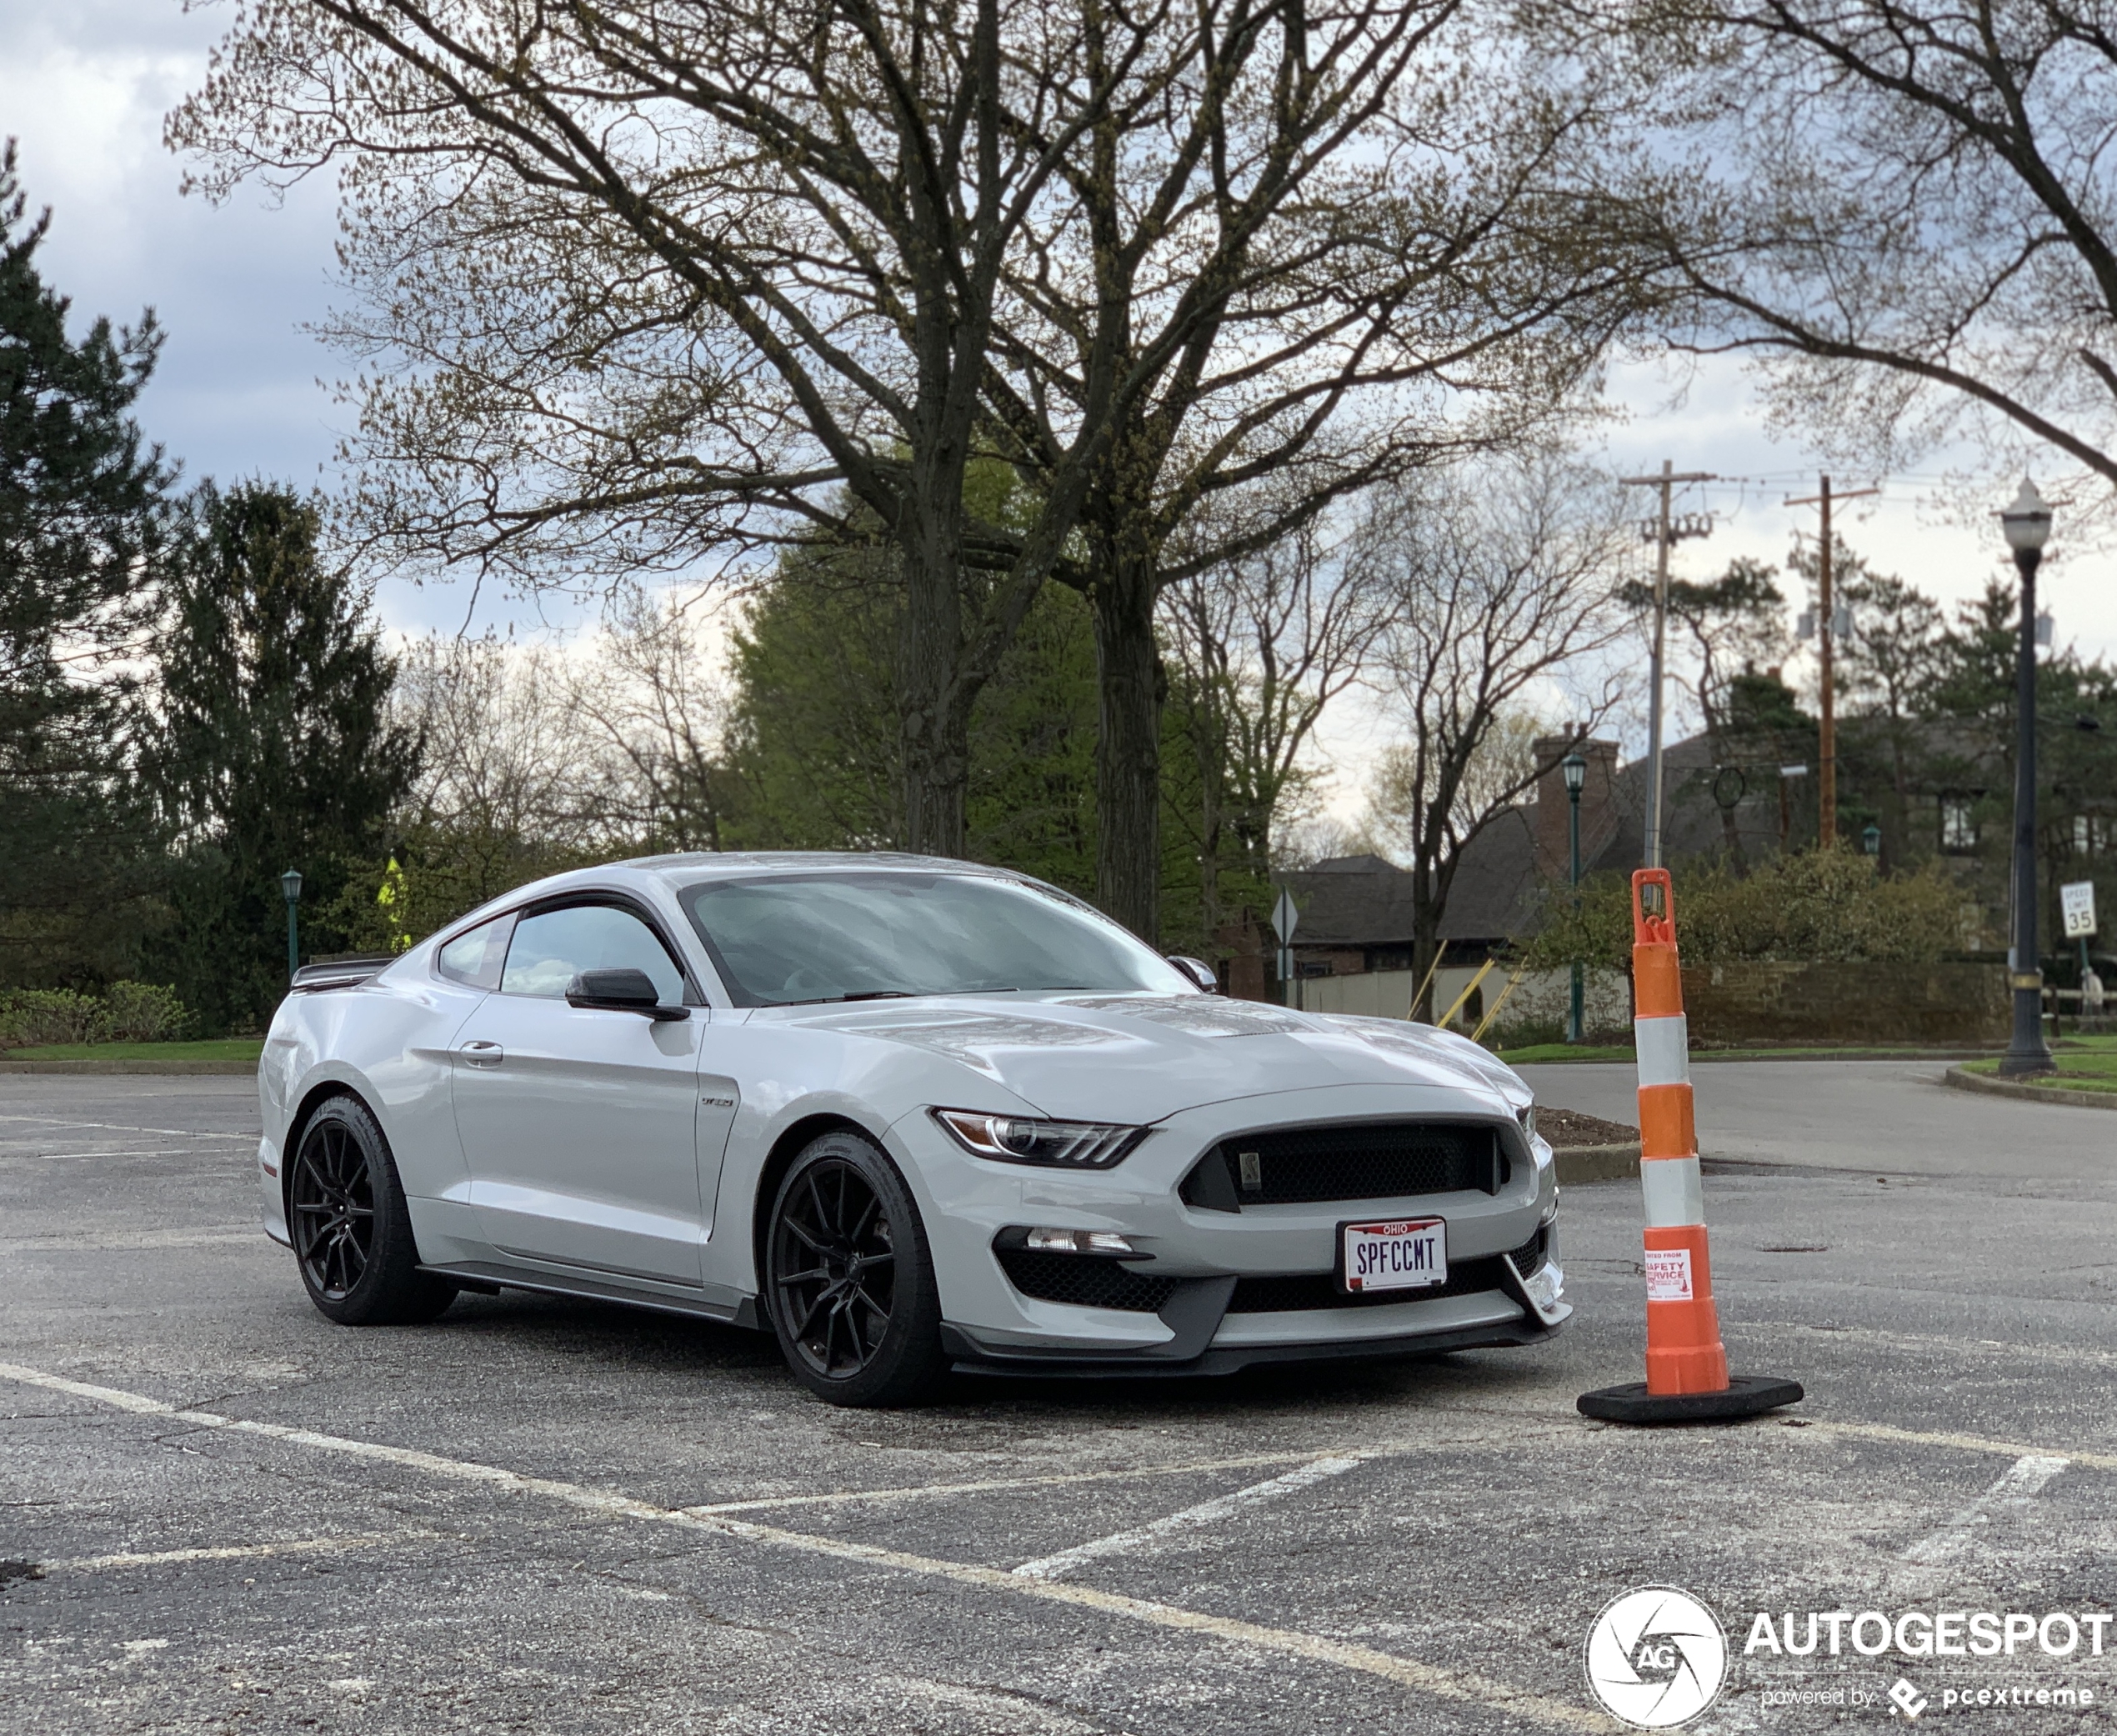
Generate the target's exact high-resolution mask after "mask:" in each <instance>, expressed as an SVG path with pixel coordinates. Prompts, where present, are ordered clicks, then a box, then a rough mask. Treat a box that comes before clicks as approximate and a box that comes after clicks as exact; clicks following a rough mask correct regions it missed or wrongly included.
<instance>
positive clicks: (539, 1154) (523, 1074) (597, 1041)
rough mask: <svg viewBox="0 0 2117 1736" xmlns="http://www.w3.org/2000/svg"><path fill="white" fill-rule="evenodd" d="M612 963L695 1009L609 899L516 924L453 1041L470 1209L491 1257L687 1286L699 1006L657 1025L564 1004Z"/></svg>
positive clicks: (630, 917)
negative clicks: (580, 982)
mask: <svg viewBox="0 0 2117 1736" xmlns="http://www.w3.org/2000/svg"><path fill="white" fill-rule="evenodd" d="M624 967H630V968H633V969H635V970H643V971H644V972H646V973H647V974H648V977H650V978H653V983H654V986H655V988H656V989H657V991H658V994H659V998H660V1000H661V1002H662V1003H663V1005H665V1006H677V1005H681V1004H683V1003H684V1002H685V1001H686V1000H687V999H688V1000H692V1001H694V1002H695V1000H696V999H697V997H696V996H695V995H687V993H686V990H687V988H688V983H687V982H686V978H685V976H684V973H683V970H682V968H680V967H679V966H678V964H677V963H676V962H675V960H674V959H673V958H672V957H671V955H670V953H669V950H668V948H667V947H666V946H665V945H664V944H663V942H662V940H661V938H659V936H658V934H657V933H655V931H654V929H653V928H652V927H650V926H649V924H648V922H647V921H646V920H645V919H644V918H643V916H642V915H641V914H640V913H638V912H637V911H635V910H633V909H632V908H628V907H627V906H625V905H623V904H621V903H616V902H613V901H611V900H609V899H608V898H602V899H595V900H578V901H575V902H572V903H565V904H561V905H557V906H549V907H545V908H533V909H531V910H530V911H528V912H527V913H524V914H523V916H522V917H521V918H519V919H518V921H517V923H515V926H514V932H513V935H512V937H511V938H509V940H508V951H507V962H506V964H505V966H504V968H503V969H502V971H501V973H500V978H499V986H498V992H497V993H493V994H490V995H488V997H487V998H486V999H485V1000H484V1002H483V1003H482V1004H481V1005H480V1006H479V1007H478V1010H477V1011H476V1012H475V1013H473V1014H472V1015H471V1017H470V1018H469V1019H468V1021H467V1022H466V1023H464V1025H463V1028H462V1029H461V1030H460V1031H458V1033H457V1034H456V1038H455V1045H454V1057H453V1058H454V1067H453V1078H454V1093H455V1103H456V1122H457V1126H458V1130H459V1132H460V1133H461V1135H462V1138H463V1153H464V1158H465V1160H466V1162H467V1163H468V1168H469V1171H470V1197H471V1203H472V1206H473V1210H474V1211H475V1212H476V1213H477V1216H478V1223H479V1225H480V1228H481V1231H482V1233H483V1236H484V1238H485V1239H486V1240H487V1241H488V1242H489V1243H492V1244H493V1247H494V1248H498V1249H499V1250H500V1251H501V1252H502V1253H508V1254H513V1255H515V1256H517V1257H518V1258H521V1257H526V1258H530V1259H534V1260H539V1261H548V1262H550V1263H555V1264H558V1265H564V1266H569V1267H576V1268H582V1269H583V1270H586V1271H590V1272H595V1273H608V1274H611V1275H613V1276H618V1277H627V1278H655V1279H658V1280H660V1281H662V1282H663V1283H681V1284H688V1285H696V1284H698V1282H699V1278H700V1273H699V1259H700V1254H699V1244H700V1243H701V1242H702V1241H703V1238H704V1233H705V1205H704V1202H703V1200H702V1198H701V1194H700V1185H699V1183H700V1177H699V1165H698V1093H699V1080H698V1053H699V1045H700V1041H701V1038H702V1036H703V1033H704V1031H705V1029H706V1019H705V1017H704V1012H705V1009H704V1008H702V1007H697V1006H693V1008H691V1009H690V1013H691V1016H690V1017H688V1018H682V1019H668V1020H654V1019H650V1018H645V1017H644V1016H643V1015H642V1014H640V1013H633V1012H618V1011H609V1010H605V1009H601V1008H578V1007H572V1006H568V1004H567V1002H566V987H567V984H568V983H570V982H571V981H572V980H573V978H574V977H575V976H577V975H578V974H579V973H581V972H583V971H584V970H596V969H603V968H624ZM723 1137H724V1134H723Z"/></svg>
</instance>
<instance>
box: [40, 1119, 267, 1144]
mask: <svg viewBox="0 0 2117 1736" xmlns="http://www.w3.org/2000/svg"><path fill="white" fill-rule="evenodd" d="M0 1121H28V1122H34V1123H36V1124H37V1125H38V1126H39V1127H48V1128H93V1129H94V1130H95V1131H96V1132H98V1133H153V1134H156V1135H158V1137H162V1138H171V1139H240V1140H242V1141H243V1143H244V1144H246V1145H248V1144H253V1143H256V1140H257V1137H258V1136H257V1135H256V1134H255V1133H200V1132H199V1131H198V1128H143V1127H134V1126H133V1124H132V1123H130V1122H126V1121H62V1120H60V1119H59V1118H58V1117H57V1116H55V1115H0Z"/></svg>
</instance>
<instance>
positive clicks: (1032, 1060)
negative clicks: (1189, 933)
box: [791, 994, 1530, 1125]
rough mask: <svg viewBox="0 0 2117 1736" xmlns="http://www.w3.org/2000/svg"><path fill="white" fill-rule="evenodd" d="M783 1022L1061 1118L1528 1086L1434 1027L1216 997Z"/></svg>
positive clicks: (1134, 1118) (1490, 1095)
mask: <svg viewBox="0 0 2117 1736" xmlns="http://www.w3.org/2000/svg"><path fill="white" fill-rule="evenodd" d="M791 1022H793V1023H800V1024H802V1025H804V1026H808V1027H820V1028H826V1029H830V1030H835V1031H838V1032H842V1033H844V1034H846V1035H848V1036H858V1037H863V1038H871V1039H873V1040H874V1041H877V1042H882V1043H899V1044H903V1045H904V1046H906V1047H908V1048H916V1049H920V1050H923V1051H924V1052H926V1053H929V1054H933V1055H938V1056H943V1057H945V1058H948V1059H949V1060H951V1061H955V1062H958V1063H961V1064H962V1065H963V1066H964V1067H967V1068H971V1069H972V1070H973V1071H974V1072H976V1073H979V1074H982V1075H983V1076H984V1077H985V1078H989V1079H991V1080H993V1081H994V1082H995V1083H998V1084H1000V1085H1003V1086H1004V1087H1005V1088H1007V1089H1008V1091H1010V1092H1012V1093H1014V1094H1015V1095H1016V1096H1017V1097H1019V1098H1024V1099H1026V1100H1027V1101H1028V1102H1029V1103H1033V1104H1034V1105H1036V1107H1037V1108H1038V1109H1040V1110H1042V1111H1043V1113H1045V1114H1047V1115H1051V1116H1056V1117H1059V1118H1066V1119H1079V1120H1089V1121H1108V1122H1122V1123H1129V1124H1133V1125H1144V1124H1146V1123H1149V1122H1154V1121H1159V1120H1160V1119H1162V1118H1164V1116H1168V1115H1172V1114H1175V1113H1178V1112H1179V1111H1180V1110H1184V1109H1189V1108H1197V1107H1198V1106H1199V1105H1201V1104H1204V1103H1224V1102H1226V1101H1228V1100H1229V1099H1230V1098H1242V1097H1260V1096H1265V1095H1268V1094H1269V1093H1274V1092H1280V1091H1309V1090H1314V1089H1316V1088H1319V1087H1328V1086H1331V1085H1413V1086H1424V1087H1428V1088H1437V1089H1445V1090H1449V1091H1452V1092H1468V1093H1474V1095H1476V1096H1477V1097H1479V1098H1483V1099H1484V1100H1486V1101H1487V1102H1489V1103H1491V1104H1492V1106H1493V1107H1494V1108H1495V1109H1497V1110H1499V1111H1500V1112H1501V1113H1507V1114H1514V1113H1518V1112H1519V1110H1520V1109H1521V1108H1523V1107H1524V1106H1525V1105H1526V1104H1527V1103H1529V1098H1530V1093H1529V1087H1528V1086H1527V1085H1526V1084H1525V1083H1524V1082H1523V1081H1522V1079H1521V1078H1520V1077H1519V1075H1518V1074H1517V1073H1514V1070H1513V1069H1512V1068H1509V1067H1507V1066H1506V1065H1504V1063H1501V1062H1499V1061H1497V1060H1495V1059H1494V1058H1493V1057H1492V1056H1491V1055H1490V1054H1489V1053H1487V1052H1486V1051H1485V1050H1484V1049H1482V1048H1479V1047H1478V1046H1477V1045H1476V1044H1475V1043H1471V1042H1470V1041H1469V1040H1468V1039H1467V1038H1463V1037H1459V1036H1456V1035H1455V1034H1454V1033H1451V1032H1447V1031H1438V1030H1435V1029H1434V1028H1433V1027H1432V1026H1431V1025H1422V1024H1413V1023H1407V1022H1404V1021H1402V1020H1399V1019H1392V1018H1345V1017H1340V1016H1337V1015H1334V1014H1329V1013H1296V1012H1292V1011H1289V1010H1288V1009H1286V1008H1279V1007H1272V1006H1266V1005H1264V1004H1262V1003H1258V1002H1254V1001H1234V1000H1226V999H1224V998H1220V997H1219V996H1217V995H1123V994H1119V995H1071V996H1066V997H1064V998H1054V999H1037V1000H1027V999H1024V998H1020V997H1017V996H1012V995H1010V996H1008V997H1006V998H1004V999H1002V998H997V997H994V998H983V999H973V998H966V997H962V996H949V997H946V998H931V999H925V998H922V999H918V1000H905V1001H890V1002H888V1003H880V1004H871V1005H865V1006H860V1007H857V1008H848V1007H833V1008H828V1009H818V1010H817V1011H814V1012H804V1013H803V1014H802V1015H800V1016H799V1017H798V1018H797V1019H795V1020H793V1021H791Z"/></svg>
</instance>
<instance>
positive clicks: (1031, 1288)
mask: <svg viewBox="0 0 2117 1736" xmlns="http://www.w3.org/2000/svg"><path fill="white" fill-rule="evenodd" d="M998 1258H999V1263H1000V1269H1001V1270H1002V1271H1003V1272H1004V1273H1006V1274H1007V1281H1008V1283H1011V1284H1013V1286H1014V1288H1016V1289H1018V1290H1019V1291H1020V1292H1021V1293H1023V1295H1024V1296H1033V1297H1035V1298H1037V1300H1038V1301H1039V1302H1063V1303H1066V1304H1068V1305H1069V1307H1073V1308H1124V1309H1125V1310H1126V1311H1127V1312H1129V1313H1139V1314H1151V1313H1155V1312H1157V1311H1158V1310H1159V1308H1160V1307H1161V1305H1162V1304H1163V1303H1164V1302H1166V1301H1168V1300H1169V1298H1170V1297H1171V1296H1172V1295H1173V1294H1174V1293H1175V1290H1176V1286H1177V1284H1178V1283H1179V1282H1181V1280H1180V1279H1178V1278H1154V1277H1150V1276H1149V1274H1147V1273H1144V1272H1141V1271H1139V1270H1138V1269H1137V1268H1135V1267H1134V1266H1132V1265H1131V1264H1129V1263H1127V1262H1125V1261H1123V1260H1111V1259H1099V1258H1096V1257H1095V1256H1094V1255H1093V1254H1084V1253H1046V1252H1045V1251H1044V1250H1043V1249H1041V1248H1001V1249H999V1250H998Z"/></svg>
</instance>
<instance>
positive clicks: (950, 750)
mask: <svg viewBox="0 0 2117 1736" xmlns="http://www.w3.org/2000/svg"><path fill="white" fill-rule="evenodd" d="M959 470H960V467H958V477H957V480H956V482H955V483H954V484H953V490H951V488H950V487H949V486H948V484H946V483H935V484H933V486H929V487H928V488H914V489H913V490H911V491H910V493H909V497H908V499H907V501H906V503H905V514H906V518H907V519H908V521H909V522H908V523H907V524H906V525H905V527H904V528H903V531H902V532H901V533H900V536H899V541H900V543H901V546H902V547H903V553H904V621H903V636H902V639H901V642H900V644H899V647H898V670H897V683H898V708H899V710H900V713H901V717H902V719H903V780H904V786H903V788H904V838H903V843H904V848H906V849H907V850H911V851H913V852H916V853H921V854H925V855H930V856H961V855H962V854H963V852H964V850H965V848H967V844H968V829H967V823H966V815H965V813H964V794H965V786H966V785H967V783H968V779H969V770H970V754H969V718H968V711H969V703H968V698H975V695H974V694H973V695H970V696H968V698H965V697H964V696H963V695H961V694H959V693H958V688H959V686H960V685H961V682H960V672H961V668H962V661H963V595H962V590H961V586H962V582H963V562H962V543H961V531H962V525H963V488H962V482H961V478H960V474H959Z"/></svg>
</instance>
